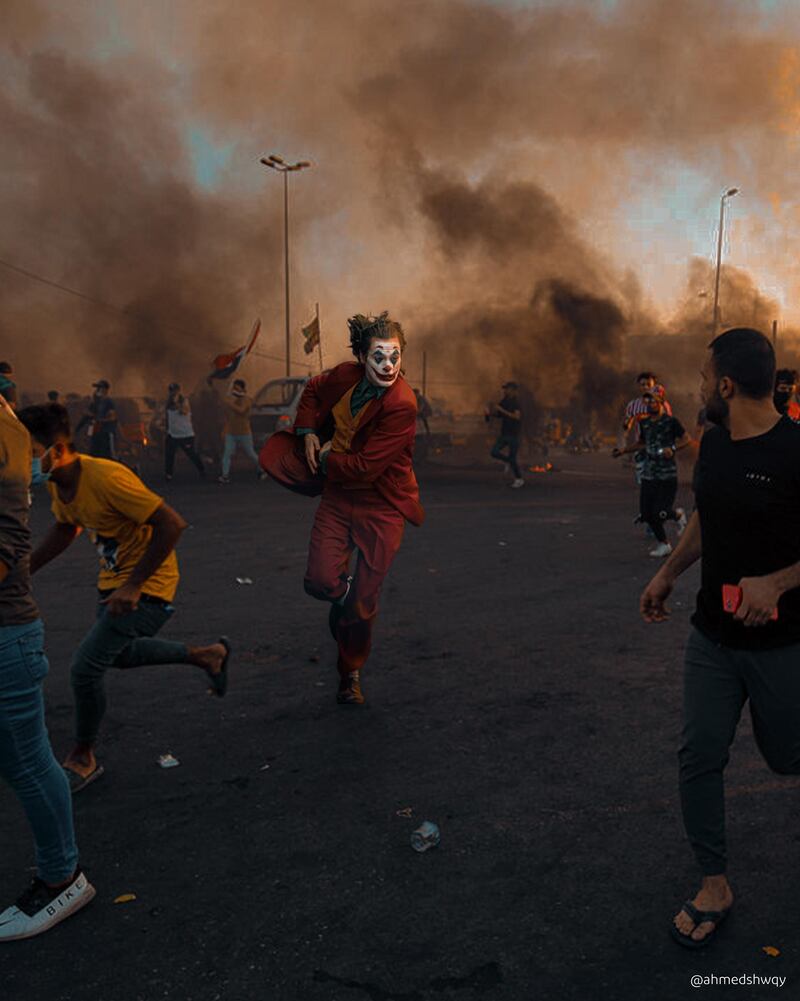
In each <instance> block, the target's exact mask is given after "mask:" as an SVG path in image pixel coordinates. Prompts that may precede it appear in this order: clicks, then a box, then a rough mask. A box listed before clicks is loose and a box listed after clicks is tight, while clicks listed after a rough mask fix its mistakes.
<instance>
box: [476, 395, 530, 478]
mask: <svg viewBox="0 0 800 1001" xmlns="http://www.w3.org/2000/svg"><path fill="white" fill-rule="evenodd" d="M518 388H519V387H518V386H517V384H516V382H506V383H504V384H503V392H504V393H505V396H504V397H503V399H502V400H501V401H500V402H499V403H497V404H495V405H494V406H493V407H491V408H487V410H486V411H485V414H484V416H485V417H486V420H487V421H489V420H491V418H492V417H499V418H500V434H499V435H498V437H497V441H496V442H495V443H494V445H493V446H492V451H491V453H490V454H491V456H492V458H493V459H499V460H500V462H505V463H507V464H508V465H509V466H510V467H511V472H512V473H513V474H514V480H513V482H512V483H511V486H512V487H513V488H514V489H515V490H517V489H519V487H524V486H525V480H523V478H522V473H521V472H520V469H519V465H518V464H517V452H519V438H520V432H521V430H522V411H521V410H520V408H519V397H518V396H517V391H518ZM503 449H508V451H507V452H504V451H503Z"/></svg>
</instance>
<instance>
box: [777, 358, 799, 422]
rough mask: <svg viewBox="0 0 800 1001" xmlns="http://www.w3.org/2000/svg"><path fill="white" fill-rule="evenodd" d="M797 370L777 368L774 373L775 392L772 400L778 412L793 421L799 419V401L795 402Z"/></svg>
mask: <svg viewBox="0 0 800 1001" xmlns="http://www.w3.org/2000/svg"><path fill="white" fill-rule="evenodd" d="M797 381H798V375H797V371H796V370H795V369H793V368H779V369H778V371H777V372H776V373H775V392H774V393H773V394H772V402H773V403H774V404H775V409H776V410H777V411H778V413H779V414H786V416H787V417H790V418H791V419H792V420H793V421H800V403H798V402H797Z"/></svg>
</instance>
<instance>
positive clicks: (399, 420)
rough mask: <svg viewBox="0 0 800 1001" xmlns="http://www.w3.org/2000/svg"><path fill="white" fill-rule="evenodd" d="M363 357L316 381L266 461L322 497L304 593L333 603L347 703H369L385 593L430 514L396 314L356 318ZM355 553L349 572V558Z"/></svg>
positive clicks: (275, 474)
mask: <svg viewBox="0 0 800 1001" xmlns="http://www.w3.org/2000/svg"><path fill="white" fill-rule="evenodd" d="M347 322H348V326H349V328H350V347H351V350H352V352H353V354H354V356H355V357H356V359H357V361H356V362H345V363H344V364H342V365H337V366H336V367H335V368H333V369H330V370H329V371H327V372H323V373H322V374H321V375H318V376H315V377H314V378H313V379H311V380H310V381H309V382H308V383H307V385H306V387H305V389H304V391H303V396H302V398H301V400H300V405H299V407H298V411H297V417H296V419H295V425H294V429H293V431H291V432H290V431H282V432H278V434H274V435H272V437H271V438H270V439H269V440H268V441H267V443H266V444H265V446H264V448H263V449H262V452H261V465H262V467H263V468H264V469H265V470H266V471H267V472H268V473H269V475H270V476H271V477H272V478H273V479H275V480H276V481H277V482H278V483H281V484H282V485H283V486H285V487H288V488H289V489H290V490H294V491H295V492H297V493H301V494H305V495H307V496H317V495H319V494H321V495H322V499H321V501H320V504H319V507H318V508H317V513H316V517H315V519H314V526H313V528H312V531H311V544H310V547H309V555H308V566H307V569H306V576H305V582H304V584H305V590H306V593H307V594H310V595H311V596H312V597H315V598H319V599H321V600H322V601H327V602H330V604H331V610H330V615H329V626H330V630H331V633H332V635H333V638H334V639H335V641H336V644H337V648H338V661H337V668H338V672H339V689H338V692H337V695H336V700H337V702H338V703H339V704H342V705H361V704H362V703H363V702H364V695H363V692H362V689H361V670H362V669H363V667H364V664H365V662H366V660H367V657H368V656H369V652H370V647H371V642H372V628H373V625H374V622H375V617H376V615H377V612H378V597H379V595H380V590H381V586H382V584H383V580H384V578H385V576H386V574H387V573H388V571H389V567H390V566H391V563H392V560H393V559H394V557H395V554H396V553H397V551H398V549H399V548H400V543H401V541H402V538H403V531H404V528H405V522H406V521H408V522H410V523H411V524H412V525H421V524H422V522H423V520H424V517H425V515H424V512H423V510H422V506H421V505H420V502H419V487H418V485H417V480H416V476H415V475H414V468H413V454H414V438H415V434H416V426H417V401H416V398H415V396H414V392H413V390H412V388H411V387H410V386H409V385H408V383H407V382H406V381H405V379H404V378H403V377H402V375H401V363H402V354H403V350H404V349H405V335H404V334H403V329H402V327H401V326H400V324H399V323H397V322H395V321H393V320H390V319H389V315H388V313H382V314H381V315H380V316H372V317H368V316H362V315H357V316H354V317H352V318H351V319H349V320H348V321H347ZM353 553H356V554H357V555H356V564H355V569H354V572H353V574H352V576H351V575H350V572H349V566H350V559H351V557H352V555H353Z"/></svg>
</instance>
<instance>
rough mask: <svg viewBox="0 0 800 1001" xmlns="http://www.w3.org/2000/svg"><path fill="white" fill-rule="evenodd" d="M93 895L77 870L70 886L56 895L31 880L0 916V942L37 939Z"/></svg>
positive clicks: (36, 880) (84, 904) (55, 892)
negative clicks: (26, 887)
mask: <svg viewBox="0 0 800 1001" xmlns="http://www.w3.org/2000/svg"><path fill="white" fill-rule="evenodd" d="M94 895H95V888H94V887H93V886H92V884H91V883H90V882H89V880H88V879H87V878H86V876H85V875H84V874H83V873H82V872H81V870H80V869H78V871H77V875H76V876H75V879H74V880H73V881H72V882H71V883H70V885H69V886H68V887H66V888H65V889H63V890H60V891H56V890H51V889H50V888H49V887H48V886H47V885H46V884H45V883H43V882H42V881H41V880H40V879H34V881H33V882H32V883H31V885H30V887H29V888H28V889H27V890H26V891H25V893H23V894H22V896H21V897H20V898H19V900H18V901H17V902H16V904H14V905H12V906H11V907H7V908H6V909H5V910H4V911H3V912H2V913H0V942H13V941H16V940H17V939H21V938H32V937H33V936H34V935H41V933H42V932H45V931H49V929H50V928H52V927H53V926H54V925H57V924H58V923H59V921H63V920H64V918H68V917H69V916H70V914H74V913H75V912H76V911H79V910H80V909H81V908H82V907H85V906H86V904H88V903H89V901H90V900H93V899H94Z"/></svg>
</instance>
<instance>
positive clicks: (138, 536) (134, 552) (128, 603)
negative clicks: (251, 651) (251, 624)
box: [19, 403, 230, 792]
mask: <svg viewBox="0 0 800 1001" xmlns="http://www.w3.org/2000/svg"><path fill="white" fill-rule="evenodd" d="M19 419H20V420H21V421H22V423H23V424H24V425H25V426H26V427H27V429H28V431H29V432H30V435H31V437H32V438H33V440H34V442H35V443H36V444H37V445H38V447H39V449H40V450H43V454H42V456H41V467H42V473H43V474H44V476H45V477H47V478H48V479H49V483H48V490H49V491H50V497H51V500H52V510H53V515H54V516H55V519H56V520H55V524H54V525H53V526H52V528H51V529H50V531H49V532H48V534H47V535H46V536H45V538H44V539H43V540H42V542H41V543H40V544H39V546H38V547H37V548H36V550H35V551H34V553H33V556H32V557H31V573H36V571H37V570H39V569H41V567H43V566H44V565H45V564H46V563H49V562H50V560H52V559H55V558H56V556H59V555H60V554H61V553H62V552H64V550H65V549H66V548H67V547H68V546H69V545H70V544H71V543H72V542H73V541H74V539H76V538H77V537H78V535H80V533H81V532H82V531H85V532H86V534H87V535H88V536H89V538H90V539H91V541H92V543H93V544H94V545H95V546H96V548H97V552H98V555H99V557H100V573H99V577H98V581H97V586H98V590H99V597H100V603H99V606H98V611H97V618H96V620H95V623H94V625H93V626H92V628H91V629H90V630H89V632H88V633H87V634H86V636H85V637H84V639H83V640H82V642H81V644H80V646H79V647H78V650H77V651H76V653H75V656H74V658H73V661H72V667H71V678H72V690H73V692H74V695H75V715H76V733H75V746H74V747H73V749H72V750H71V751H70V753H69V754H68V755H67V758H66V760H65V762H64V768H65V770H66V772H67V777H68V778H69V780H70V786H71V788H72V791H73V792H78V791H79V790H80V789H83V788H84V787H85V786H87V785H88V784H89V783H90V782H93V781H94V780H95V779H96V778H99V777H100V775H102V774H103V767H102V766H101V765H98V763H97V761H96V759H95V755H94V748H95V745H96V743H97V735H98V732H99V728H100V722H101V720H102V718H103V714H104V713H105V707H106V698H105V690H104V676H105V672H106V671H107V670H108V668H109V667H119V668H130V667H142V666H145V665H148V664H193V665H195V666H196V667H200V668H202V669H203V671H205V672H206V674H207V675H208V678H209V681H210V683H211V689H210V690H211V691H213V692H215V693H216V694H217V695H220V696H221V695H224V694H225V690H226V688H227V680H228V675H227V666H228V656H229V654H230V645H229V643H228V641H227V640H226V639H225V638H224V637H221V638H220V640H219V642H217V643H212V644H211V645H209V646H198V647H189V646H186V645H185V644H183V643H176V642H173V641H170V640H161V639H155V638H154V637H155V636H156V633H158V631H159V630H160V629H161V627H162V626H163V625H164V624H165V623H166V622H168V621H169V619H170V618H171V616H172V614H173V612H174V608H173V605H172V600H173V598H174V597H175V591H176V589H177V587H178V576H179V575H178V561H177V559H176V556H175V545H176V543H177V542H178V539H179V538H180V536H181V533H182V532H183V530H184V528H186V522H185V521H184V520H183V518H181V516H180V515H179V514H178V513H177V512H176V511H174V510H173V509H172V508H171V507H169V506H168V505H167V504H165V503H164V502H163V501H162V499H161V498H160V497H159V496H158V495H157V494H154V493H153V492H152V491H151V490H148V489H147V487H146V486H145V485H144V484H143V483H142V481H141V480H140V479H139V477H138V476H136V475H135V474H134V473H133V472H131V470H130V469H128V468H127V467H126V466H124V465H122V464H121V463H118V462H112V461H110V460H107V459H100V458H95V457H92V456H89V455H83V454H81V453H79V452H77V451H76V450H75V447H74V445H73V444H72V436H71V432H70V425H69V416H68V414H67V411H66V409H65V408H64V407H62V406H60V405H59V404H57V403H51V404H48V405H46V406H36V407H27V408H26V409H25V410H23V411H22V412H21V413H20V415H19Z"/></svg>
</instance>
